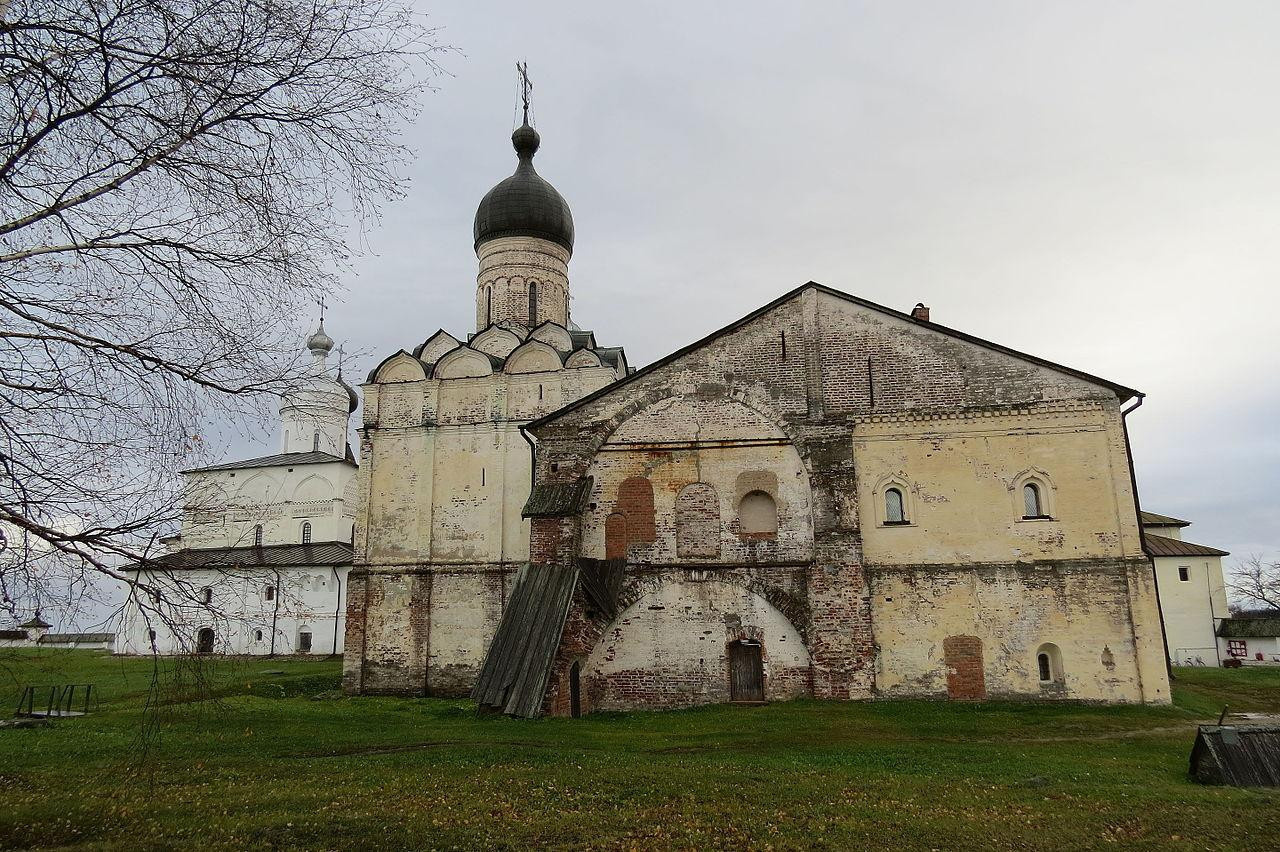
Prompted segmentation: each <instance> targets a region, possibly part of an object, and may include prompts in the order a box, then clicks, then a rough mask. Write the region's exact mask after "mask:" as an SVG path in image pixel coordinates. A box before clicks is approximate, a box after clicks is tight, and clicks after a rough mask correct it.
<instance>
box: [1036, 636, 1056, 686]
mask: <svg viewBox="0 0 1280 852" xmlns="http://www.w3.org/2000/svg"><path fill="white" fill-rule="evenodd" d="M1036 674H1037V675H1039V678H1040V684H1041V685H1042V686H1043V685H1046V684H1061V683H1062V652H1061V651H1060V650H1058V646H1057V645H1055V644H1053V643H1052V642H1046V643H1045V644H1043V645H1041V646H1040V647H1039V648H1037V649H1036Z"/></svg>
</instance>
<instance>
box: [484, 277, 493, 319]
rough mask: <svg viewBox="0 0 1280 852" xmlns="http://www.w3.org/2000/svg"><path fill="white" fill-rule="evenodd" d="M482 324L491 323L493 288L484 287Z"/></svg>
mask: <svg viewBox="0 0 1280 852" xmlns="http://www.w3.org/2000/svg"><path fill="white" fill-rule="evenodd" d="M484 324H485V326H486V327H488V326H491V325H493V288H492V287H485V288H484Z"/></svg>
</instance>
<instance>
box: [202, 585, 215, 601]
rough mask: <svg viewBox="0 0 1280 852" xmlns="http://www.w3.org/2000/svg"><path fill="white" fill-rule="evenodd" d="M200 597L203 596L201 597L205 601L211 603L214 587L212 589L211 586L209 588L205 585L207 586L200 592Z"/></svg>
mask: <svg viewBox="0 0 1280 852" xmlns="http://www.w3.org/2000/svg"><path fill="white" fill-rule="evenodd" d="M200 597H201V599H202V600H203V601H204V602H205V603H207V604H211V603H213V589H210V588H208V587H205V588H204V589H203V590H202V591H201V592H200Z"/></svg>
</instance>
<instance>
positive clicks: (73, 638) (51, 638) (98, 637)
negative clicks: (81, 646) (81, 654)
mask: <svg viewBox="0 0 1280 852" xmlns="http://www.w3.org/2000/svg"><path fill="white" fill-rule="evenodd" d="M115 638H116V634H114V633H46V634H45V635H43V636H41V637H40V644H41V645H74V644H76V643H77V642H114V641H115Z"/></svg>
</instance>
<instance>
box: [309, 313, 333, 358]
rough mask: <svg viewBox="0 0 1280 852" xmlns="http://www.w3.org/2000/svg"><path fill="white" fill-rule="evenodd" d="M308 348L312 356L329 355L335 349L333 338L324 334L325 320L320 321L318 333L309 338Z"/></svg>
mask: <svg viewBox="0 0 1280 852" xmlns="http://www.w3.org/2000/svg"><path fill="white" fill-rule="evenodd" d="M307 348H308V349H310V350H311V354H312V355H328V354H329V350H330V349H332V348H333V338H332V337H330V336H329V335H327V334H325V333H324V320H320V327H319V328H317V329H316V333H315V334H313V335H311V336H310V337H308V338H307Z"/></svg>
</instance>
